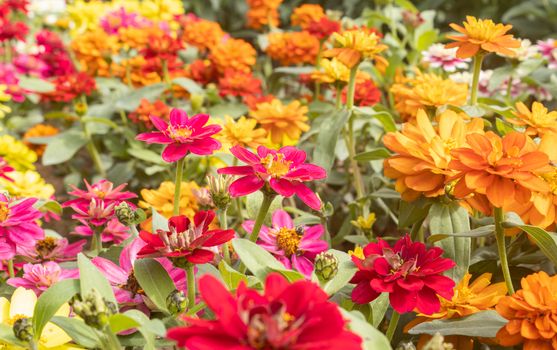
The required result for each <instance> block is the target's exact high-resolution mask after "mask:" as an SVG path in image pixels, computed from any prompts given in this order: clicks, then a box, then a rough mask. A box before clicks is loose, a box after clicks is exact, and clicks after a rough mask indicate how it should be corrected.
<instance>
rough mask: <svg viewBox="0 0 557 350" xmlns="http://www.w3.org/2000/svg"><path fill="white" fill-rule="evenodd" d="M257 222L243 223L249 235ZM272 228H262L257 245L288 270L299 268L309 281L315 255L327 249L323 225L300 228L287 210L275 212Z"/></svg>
mask: <svg viewBox="0 0 557 350" xmlns="http://www.w3.org/2000/svg"><path fill="white" fill-rule="evenodd" d="M254 224H255V221H253V220H248V221H246V222H244V223H243V224H242V227H243V228H244V230H246V232H248V233H251V231H253V225H254ZM272 224H273V225H272V227H267V226H265V225H263V226H262V227H261V231H260V232H259V241H258V242H257V244H259V246H261V247H263V248H264V249H265V250H267V251H269V252H270V253H271V254H273V255H274V256H275V257H276V258H277V259H278V260H279V261H280V262H281V263H282V264H283V265H284V266H285V267H286V268H287V269H292V268H294V269H296V270H297V271H300V272H301V273H302V274H303V275H304V276H306V277H307V278H310V277H311V273H312V272H313V262H314V260H315V256H316V255H317V254H319V253H321V252H322V251H325V250H327V248H328V244H327V242H325V241H323V240H322V239H321V236H323V232H324V230H323V226H321V225H314V226H309V227H306V226H298V227H296V226H295V225H294V221H293V220H292V218H291V217H290V215H288V213H287V212H285V211H284V210H277V211H275V212H274V213H273V217H272Z"/></svg>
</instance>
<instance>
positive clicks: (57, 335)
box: [0, 287, 81, 350]
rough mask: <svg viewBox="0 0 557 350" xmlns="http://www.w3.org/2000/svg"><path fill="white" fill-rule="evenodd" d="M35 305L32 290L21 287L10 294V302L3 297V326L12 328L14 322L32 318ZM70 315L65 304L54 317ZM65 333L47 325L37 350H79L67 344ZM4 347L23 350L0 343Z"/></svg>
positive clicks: (1, 307)
mask: <svg viewBox="0 0 557 350" xmlns="http://www.w3.org/2000/svg"><path fill="white" fill-rule="evenodd" d="M35 304H37V296H36V295H35V293H34V292H33V291H32V290H28V289H25V288H23V287H19V288H17V289H16V290H15V291H14V293H13V294H12V298H11V300H8V299H6V298H4V297H1V298H0V317H1V322H0V323H2V325H3V326H7V327H10V328H11V327H12V326H13V324H14V323H15V321H17V320H18V319H20V318H23V317H27V318H32V317H33V312H34V309H35ZM69 315H70V306H69V305H68V304H67V303H66V304H64V305H62V306H61V307H60V309H58V311H57V312H56V314H55V316H62V317H68V316H69ZM71 340H72V338H70V337H69V336H68V335H67V334H66V332H64V331H63V330H62V329H61V328H60V327H58V326H56V325H55V324H53V323H50V322H49V323H47V324H46V326H45V327H44V329H43V332H42V333H41V336H40V338H39V341H38V344H37V345H38V348H39V350H49V349H56V350H65V349H81V348H80V347H78V346H75V345H72V344H68V343H69V342H71ZM1 346H6V347H7V348H8V349H14V350H15V349H18V350H19V349H23V348H20V347H18V346H13V345H9V344H7V343H4V342H2V341H0V347H1Z"/></svg>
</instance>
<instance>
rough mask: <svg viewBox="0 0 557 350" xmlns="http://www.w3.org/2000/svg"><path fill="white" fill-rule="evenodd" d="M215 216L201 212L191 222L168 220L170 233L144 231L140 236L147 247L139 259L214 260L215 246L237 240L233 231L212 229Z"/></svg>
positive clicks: (186, 220)
mask: <svg viewBox="0 0 557 350" xmlns="http://www.w3.org/2000/svg"><path fill="white" fill-rule="evenodd" d="M214 218H215V213H214V212H213V211H211V210H208V211H199V212H197V213H196V214H195V216H194V218H193V223H192V222H190V219H188V217H187V216H184V215H180V216H173V217H171V218H170V220H168V228H169V231H163V230H159V231H158V232H157V234H152V233H149V232H146V231H141V232H140V233H139V237H141V239H143V241H145V243H146V245H145V246H144V247H143V249H141V251H140V252H139V256H157V257H161V256H164V257H169V258H184V259H185V260H186V261H188V262H189V263H192V264H204V263H207V262H210V261H211V260H213V257H214V255H215V253H214V252H213V251H212V250H211V249H210V248H211V247H216V246H219V245H221V244H223V243H226V242H228V241H230V240H231V239H232V238H234V231H233V230H209V224H210V223H211V222H213V219H214Z"/></svg>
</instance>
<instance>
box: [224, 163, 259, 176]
mask: <svg viewBox="0 0 557 350" xmlns="http://www.w3.org/2000/svg"><path fill="white" fill-rule="evenodd" d="M217 173H219V174H228V175H251V174H253V168H252V167H251V166H249V165H240V166H229V167H226V168H220V169H218V170H217Z"/></svg>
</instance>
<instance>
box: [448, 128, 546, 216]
mask: <svg viewBox="0 0 557 350" xmlns="http://www.w3.org/2000/svg"><path fill="white" fill-rule="evenodd" d="M466 143H467V146H465V147H460V148H456V149H453V150H452V151H451V155H452V156H453V160H451V162H450V163H449V167H450V168H451V169H454V170H456V171H457V172H458V173H457V174H456V175H455V176H454V179H455V180H456V184H455V187H454V192H453V194H454V195H455V196H456V197H458V198H465V197H466V196H468V195H470V194H480V195H485V196H487V199H488V200H489V202H490V203H491V204H492V205H493V206H494V207H498V208H502V207H505V206H508V205H511V204H512V203H513V202H518V203H525V202H528V201H529V200H530V198H531V194H532V191H537V192H548V191H549V189H550V188H549V186H548V184H547V183H546V182H544V181H543V180H542V179H541V178H540V177H539V176H538V174H540V173H544V172H549V171H551V170H552V168H551V166H550V165H549V157H548V156H547V154H545V153H544V152H542V151H540V150H538V145H536V143H535V142H534V141H532V139H530V138H529V137H528V136H526V135H524V134H522V133H519V132H510V133H508V134H506V135H505V136H504V137H503V138H501V137H499V136H498V135H496V134H495V133H493V132H491V131H488V132H487V133H485V135H482V134H478V133H474V134H469V135H466ZM477 209H478V210H481V209H480V208H477Z"/></svg>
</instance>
